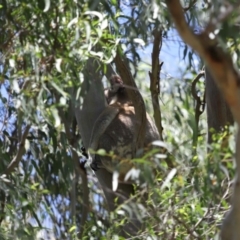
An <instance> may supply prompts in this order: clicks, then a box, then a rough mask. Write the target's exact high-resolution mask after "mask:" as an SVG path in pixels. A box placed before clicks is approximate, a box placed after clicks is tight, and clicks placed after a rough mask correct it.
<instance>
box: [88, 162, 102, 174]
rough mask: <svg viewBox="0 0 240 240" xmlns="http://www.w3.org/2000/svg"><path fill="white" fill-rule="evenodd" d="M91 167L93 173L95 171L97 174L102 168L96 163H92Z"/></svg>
mask: <svg viewBox="0 0 240 240" xmlns="http://www.w3.org/2000/svg"><path fill="white" fill-rule="evenodd" d="M90 167H91V169H92V170H93V171H95V172H96V171H97V170H99V169H100V168H99V167H98V164H97V162H96V161H94V162H92V163H91V164H90Z"/></svg>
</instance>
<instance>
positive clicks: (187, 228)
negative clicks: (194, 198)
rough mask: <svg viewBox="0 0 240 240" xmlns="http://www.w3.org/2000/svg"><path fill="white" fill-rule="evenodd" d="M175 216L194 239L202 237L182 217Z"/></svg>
mask: <svg viewBox="0 0 240 240" xmlns="http://www.w3.org/2000/svg"><path fill="white" fill-rule="evenodd" d="M173 218H174V219H175V220H176V221H177V222H178V223H180V224H181V225H182V226H183V227H184V228H185V229H186V231H187V232H188V234H189V235H190V236H191V237H192V238H193V239H200V237H199V236H198V235H196V233H195V232H194V231H193V230H192V229H190V228H189V226H187V224H186V223H185V222H184V221H182V220H181V219H179V217H177V216H175V215H173Z"/></svg>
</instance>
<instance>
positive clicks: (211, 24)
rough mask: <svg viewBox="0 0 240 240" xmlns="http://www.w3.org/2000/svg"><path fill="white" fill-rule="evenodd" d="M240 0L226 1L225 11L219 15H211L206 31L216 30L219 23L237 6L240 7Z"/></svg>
mask: <svg viewBox="0 0 240 240" xmlns="http://www.w3.org/2000/svg"><path fill="white" fill-rule="evenodd" d="M239 5H240V2H238V3H236V4H233V5H232V4H230V3H225V6H224V7H223V9H224V11H223V12H220V14H218V17H217V18H216V17H211V18H210V21H209V23H208V25H207V27H206V29H205V32H206V33H211V32H214V31H215V30H216V29H217V28H218V27H219V25H220V24H221V23H222V22H224V21H225V20H226V19H227V18H228V17H229V16H230V15H231V14H232V13H233V11H235V10H236V9H237V8H239Z"/></svg>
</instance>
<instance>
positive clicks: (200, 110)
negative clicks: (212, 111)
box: [191, 71, 205, 125]
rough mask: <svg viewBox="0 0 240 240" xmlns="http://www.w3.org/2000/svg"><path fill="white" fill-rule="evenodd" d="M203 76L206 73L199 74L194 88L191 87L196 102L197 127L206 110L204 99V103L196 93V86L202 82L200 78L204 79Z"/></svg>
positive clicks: (193, 84) (194, 82) (194, 81)
mask: <svg viewBox="0 0 240 240" xmlns="http://www.w3.org/2000/svg"><path fill="white" fill-rule="evenodd" d="M203 76H204V71H201V72H199V73H198V75H197V76H196V77H195V79H194V80H193V82H192V87H191V92H192V96H193V98H194V99H195V100H196V107H195V120H196V124H197V125H198V122H199V117H200V115H201V114H202V113H203V111H204V108H205V101H204V98H203V101H202V100H201V98H200V97H199V96H198V94H197V91H196V85H197V83H198V81H199V80H200V78H201V77H203ZM201 107H202V108H201Z"/></svg>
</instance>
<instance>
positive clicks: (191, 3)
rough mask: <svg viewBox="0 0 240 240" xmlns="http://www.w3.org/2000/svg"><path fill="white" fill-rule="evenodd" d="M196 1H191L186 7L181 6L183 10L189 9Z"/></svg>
mask: <svg viewBox="0 0 240 240" xmlns="http://www.w3.org/2000/svg"><path fill="white" fill-rule="evenodd" d="M196 3H197V0H193V1H191V2H190V3H189V5H188V6H187V7H185V8H183V10H184V12H187V11H188V10H190V9H191V8H192V7H193V6H194V5H195V4H196Z"/></svg>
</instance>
